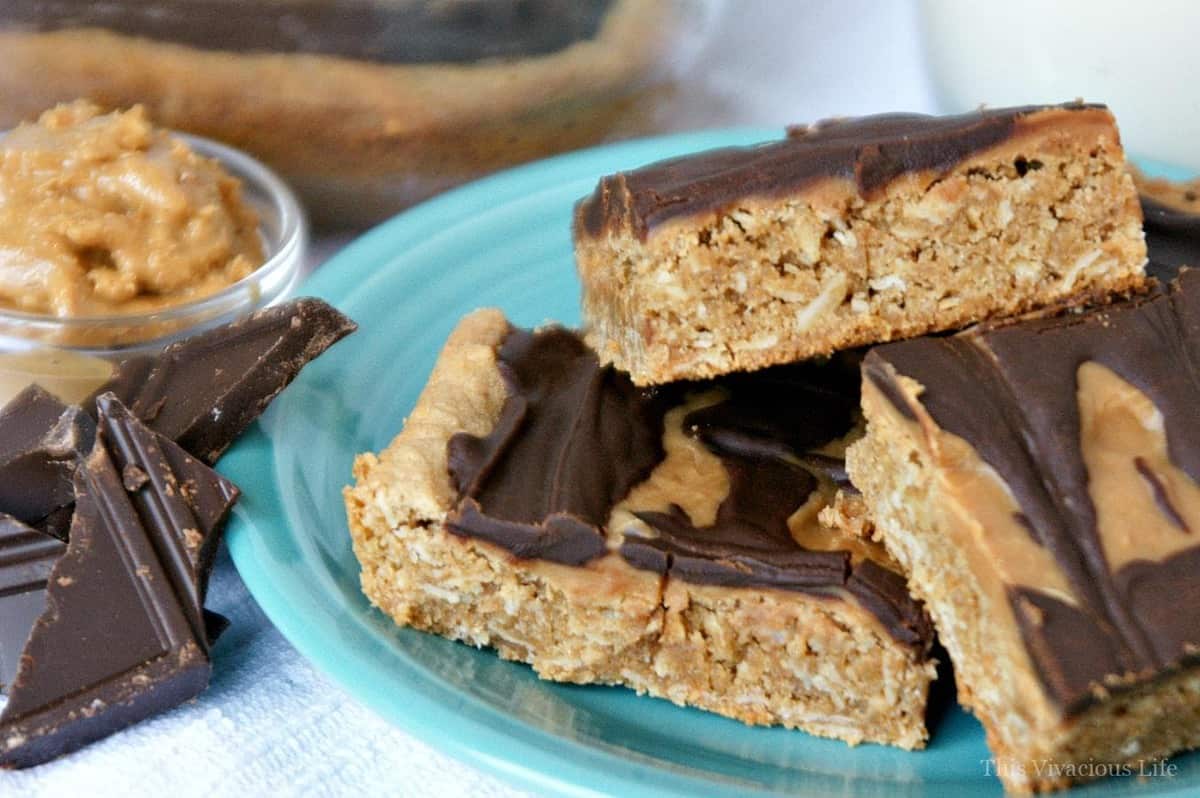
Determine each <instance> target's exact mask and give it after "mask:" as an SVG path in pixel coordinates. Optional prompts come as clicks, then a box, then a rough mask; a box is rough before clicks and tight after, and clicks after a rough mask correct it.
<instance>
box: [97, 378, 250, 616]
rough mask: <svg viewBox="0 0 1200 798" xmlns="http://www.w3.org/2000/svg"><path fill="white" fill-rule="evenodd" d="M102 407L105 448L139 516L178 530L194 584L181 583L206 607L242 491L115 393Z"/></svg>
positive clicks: (168, 552)
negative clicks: (135, 413) (219, 549)
mask: <svg viewBox="0 0 1200 798" xmlns="http://www.w3.org/2000/svg"><path fill="white" fill-rule="evenodd" d="M96 408H97V410H98V411H99V415H100V431H101V433H102V434H103V436H104V441H105V445H106V446H107V447H108V449H109V452H110V454H111V456H112V460H113V464H114V465H115V466H116V467H117V469H118V473H120V474H121V477H122V485H123V487H124V488H125V491H126V492H127V493H128V494H129V495H130V496H131V498H132V499H133V503H134V505H135V506H136V508H137V511H138V515H139V516H141V517H142V518H151V519H154V522H155V523H156V524H158V525H159V526H160V527H169V528H171V529H174V530H176V531H177V532H178V537H179V538H180V539H181V540H182V541H183V546H184V550H185V551H186V553H187V559H188V568H190V580H189V579H183V580H180V581H181V584H182V585H183V589H189V585H191V586H194V594H193V595H192V598H193V600H194V602H195V604H196V606H197V607H202V606H203V605H204V596H205V594H206V592H207V590H208V577H209V574H210V573H211V572H212V564H213V559H214V558H215V557H216V554H217V546H218V544H219V543H220V542H221V535H220V532H221V531H222V529H223V527H224V525H225V520H226V519H227V518H228V517H229V511H230V510H231V509H233V505H234V503H235V502H236V501H237V499H238V495H239V493H240V492H239V491H238V488H237V486H236V485H234V484H233V483H232V482H230V481H229V480H227V479H225V478H224V477H223V476H221V475H220V474H218V473H217V472H216V471H213V470H212V469H211V468H209V467H208V466H206V465H204V464H203V463H201V462H200V461H199V460H197V459H196V458H194V457H192V456H191V455H190V454H188V453H187V452H185V451H184V450H183V448H182V447H180V446H179V445H178V444H176V443H175V442H173V441H171V440H170V439H169V438H167V437H166V436H164V435H160V434H158V433H156V432H153V431H151V430H150V429H148V428H147V427H146V426H145V425H144V424H142V423H141V422H140V421H138V420H137V419H136V418H134V416H133V414H132V413H131V412H129V409H128V408H126V407H125V406H124V405H123V404H121V402H120V400H119V399H117V398H116V396H114V395H113V394H104V395H103V396H101V397H99V398H98V399H97V400H96ZM133 475H137V476H136V478H134V476H133ZM159 542H161V539H156V543H159ZM168 542H169V545H168V547H167V548H166V549H165V550H160V552H159V553H160V555H161V556H162V557H164V558H168V557H174V556H175V554H176V547H175V546H174V543H173V542H170V540H169V541H168Z"/></svg>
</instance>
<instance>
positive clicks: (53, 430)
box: [0, 385, 95, 531]
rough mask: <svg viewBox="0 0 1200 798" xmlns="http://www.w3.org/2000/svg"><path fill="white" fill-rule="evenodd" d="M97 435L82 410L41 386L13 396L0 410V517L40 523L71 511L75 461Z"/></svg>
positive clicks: (32, 523) (34, 523)
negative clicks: (60, 511)
mask: <svg viewBox="0 0 1200 798" xmlns="http://www.w3.org/2000/svg"><path fill="white" fill-rule="evenodd" d="M94 434H95V425H94V424H93V423H92V421H91V419H89V418H88V417H87V415H85V414H84V413H83V412H82V411H80V409H79V408H78V407H74V406H70V407H69V406H67V405H65V404H63V403H62V402H60V401H59V400H58V399H57V398H55V397H54V396H53V395H52V394H50V393H48V392H47V391H44V390H42V389H41V388H39V387H38V386H36V385H32V386H30V387H28V388H26V389H25V390H24V391H22V392H21V393H20V394H18V395H17V396H16V397H15V398H13V399H12V400H11V401H10V402H9V403H8V404H6V405H5V406H4V408H3V410H0V513H6V514H8V515H11V516H13V517H14V518H16V519H18V520H20V521H22V522H24V523H26V524H31V525H37V524H39V523H41V522H42V521H43V520H44V519H46V518H47V516H50V515H52V514H53V513H55V512H56V511H58V510H61V509H62V508H64V507H69V506H70V505H71V502H72V501H74V488H73V487H72V478H73V475H74V473H75V466H76V463H77V462H78V461H79V459H80V457H81V455H82V454H83V453H86V452H87V451H88V449H89V448H91V445H92V436H93V435H94ZM57 529H58V527H57V526H54V525H52V526H51V527H50V529H49V531H56V530H57Z"/></svg>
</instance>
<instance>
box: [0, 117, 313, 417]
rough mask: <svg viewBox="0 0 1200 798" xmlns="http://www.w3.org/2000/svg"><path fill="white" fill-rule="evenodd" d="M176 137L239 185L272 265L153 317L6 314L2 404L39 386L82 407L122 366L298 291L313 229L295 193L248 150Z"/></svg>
mask: <svg viewBox="0 0 1200 798" xmlns="http://www.w3.org/2000/svg"><path fill="white" fill-rule="evenodd" d="M173 135H177V136H179V137H180V138H182V139H183V140H184V141H186V142H187V143H188V145H189V146H190V147H191V148H192V149H193V150H195V151H196V152H197V153H199V154H200V155H203V156H205V157H208V158H215V159H216V160H217V161H219V162H220V163H221V165H222V166H223V167H224V168H225V169H226V170H227V171H228V172H229V173H230V174H231V175H233V176H234V177H236V178H238V179H239V180H240V181H241V183H242V198H243V200H244V201H245V202H247V203H248V204H249V205H250V206H251V207H253V208H254V210H255V211H256V212H257V213H258V216H259V233H260V235H261V236H262V240H263V248H264V250H265V252H266V255H267V260H266V261H265V262H264V263H263V265H262V266H260V267H259V268H258V269H256V270H255V271H254V272H253V273H251V274H249V275H247V276H246V277H245V278H243V279H242V280H239V281H238V282H236V283H234V284H233V285H231V286H229V287H228V288H225V289H223V290H221V291H220V292H218V293H216V294H213V295H211V296H207V297H204V298H203V299H198V300H195V301H192V302H188V303H185V304H182V305H176V306H174V307H171V308H165V309H163V310H157V311H154V312H150V313H140V314H131V315H120V316H88V317H78V318H57V317H53V316H44V315H39V314H33V313H22V312H19V311H14V310H8V309H3V308H0V404H2V403H4V402H7V401H8V399H10V398H11V397H12V396H15V395H16V394H17V393H19V392H20V391H21V390H23V389H24V388H25V387H27V386H28V385H30V384H31V383H35V382H36V383H38V384H39V385H41V386H42V387H43V388H45V389H47V390H49V391H51V392H53V393H55V394H57V395H58V396H59V397H60V398H61V399H63V400H64V401H70V402H74V401H78V400H80V399H82V398H83V397H85V396H87V395H88V394H89V393H90V392H91V391H92V390H93V389H95V388H96V387H97V386H99V385H100V384H101V383H103V382H104V380H106V379H107V378H108V376H109V374H110V373H111V371H112V368H113V365H115V364H116V363H118V362H120V361H121V360H124V359H125V358H128V357H133V356H135V355H141V354H150V353H154V352H158V351H159V350H161V349H162V348H163V347H164V346H166V345H167V344H169V343H171V342H173V341H177V340H179V339H181V338H186V337H188V336H191V335H194V334H196V333H197V332H200V331H202V330H206V329H210V328H212V327H216V326H218V325H221V324H225V323H227V322H230V321H233V320H234V319H237V318H239V317H241V316H245V315H247V314H249V313H251V312H253V311H255V310H258V309H259V308H263V307H266V306H268V305H273V304H276V303H278V302H281V301H283V300H284V299H286V298H288V296H290V295H291V293H292V292H293V291H294V290H295V288H296V286H297V284H298V283H299V282H300V279H301V278H302V277H303V276H304V275H303V272H304V263H305V254H306V251H307V248H308V224H307V222H306V220H305V218H304V212H303V210H302V209H301V207H300V203H299V202H298V200H297V199H296V196H295V194H293V193H292V190H291V189H290V188H289V187H288V185H287V184H286V183H285V182H284V181H283V180H281V179H280V178H279V177H278V176H277V175H276V174H275V173H274V172H272V171H271V170H270V169H268V168H267V167H266V166H264V165H263V164H261V163H260V162H258V161H257V160H255V159H254V158H252V157H250V156H249V155H246V154H245V153H243V152H240V151H238V150H236V149H233V148H232V147H227V146H225V145H223V144H218V143H217V142H215V141H211V140H209V139H205V138H201V137H199V136H191V135H186V134H182V133H175V134H173Z"/></svg>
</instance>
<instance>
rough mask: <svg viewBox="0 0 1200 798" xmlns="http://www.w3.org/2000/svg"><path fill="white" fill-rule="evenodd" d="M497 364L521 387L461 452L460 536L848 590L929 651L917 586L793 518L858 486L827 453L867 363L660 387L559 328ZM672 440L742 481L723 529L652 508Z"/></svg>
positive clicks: (718, 515) (503, 350) (728, 494)
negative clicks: (610, 363) (648, 498)
mask: <svg viewBox="0 0 1200 798" xmlns="http://www.w3.org/2000/svg"><path fill="white" fill-rule="evenodd" d="M497 363H498V367H499V370H500V374H501V375H502V377H503V378H504V380H505V383H506V385H507V388H508V398H507V399H506V400H505V403H504V406H503V408H502V410H501V413H500V418H499V420H498V421H497V423H496V424H495V426H494V428H493V429H492V431H491V432H490V433H489V434H488V435H486V436H475V435H470V434H466V433H459V434H457V435H455V436H453V437H452V438H451V439H450V441H449V444H448V446H447V462H448V468H449V470H450V475H451V481H452V483H453V484H454V485H455V486H456V489H457V490H458V492H459V499H458V504H457V507H456V508H455V510H454V511H453V512H452V513H451V514H450V516H449V517H448V519H447V522H446V525H447V528H448V529H450V530H451V531H452V532H454V533H456V534H459V535H463V536H467V537H474V538H478V539H481V540H486V541H488V542H489V543H492V544H494V545H497V546H500V547H502V548H505V549H507V550H508V551H510V552H512V554H513V555H514V556H517V557H521V558H533V559H544V560H548V561H551V562H556V563H560V564H564V565H571V566H582V565H584V564H586V563H588V562H590V561H592V560H595V559H597V558H600V557H603V556H605V555H606V554H608V553H609V551H610V548H611V547H613V546H615V547H616V548H617V549H618V550H619V552H620V555H621V556H622V557H623V558H624V559H625V560H626V561H627V562H629V564H631V565H632V566H633V567H635V568H638V569H642V570H649V571H657V572H659V573H662V574H664V575H666V574H668V573H669V574H670V575H671V576H672V577H675V578H678V579H682V580H685V581H688V582H691V583H695V584H712V585H722V586H739V587H766V588H776V589H783V590H797V591H802V592H807V593H812V594H817V595H823V594H829V595H834V594H838V595H840V594H841V592H842V591H849V592H850V593H851V594H853V595H854V596H856V597H857V598H859V599H860V600H861V601H862V603H863V604H864V606H866V607H867V608H868V609H869V610H871V611H873V612H876V613H877V616H878V617H879V619H880V621H882V622H884V623H885V624H887V626H888V629H889V631H891V633H892V634H893V635H894V636H895V637H896V638H897V639H898V640H901V641H903V642H905V643H909V644H912V645H918V646H920V645H925V644H927V642H928V639H929V629H928V625H927V621H926V619H925V615H924V612H923V610H922V609H921V608H920V606H919V605H918V604H916V603H915V602H913V601H912V600H911V599H910V598H909V597H908V594H907V592H906V591H905V589H904V581H903V579H902V577H900V576H899V575H898V574H897V573H895V572H894V571H892V570H889V569H887V568H885V567H880V565H879V564H878V563H876V562H874V561H872V560H871V558H869V557H862V556H855V554H854V553H852V552H851V551H850V550H849V549H848V548H842V549H838V548H837V547H836V545H832V546H829V547H828V548H821V549H817V548H811V547H809V546H806V545H804V543H802V542H799V541H798V540H797V537H798V536H802V535H803V533H802V532H797V530H795V529H793V528H792V525H791V524H790V523H789V519H791V518H792V516H794V515H796V513H797V511H798V510H799V509H800V508H802V507H803V506H805V505H806V504H807V503H809V502H810V500H811V499H813V498H814V497H815V496H819V495H821V493H822V491H824V493H825V495H826V496H828V497H832V494H833V493H834V491H835V490H836V480H837V479H839V478H843V479H844V477H843V476H842V475H841V473H840V472H841V467H840V458H839V457H837V456H834V455H830V454H821V450H822V449H823V448H825V447H827V446H829V445H830V444H831V443H836V442H838V441H839V440H840V439H842V438H844V437H845V436H847V435H848V434H850V433H851V432H852V430H853V428H854V422H855V419H856V415H857V407H858V381H857V370H856V368H847V367H846V365H845V363H841V362H839V363H836V364H830V365H824V366H820V365H817V366H814V365H806V364H799V365H794V366H788V367H780V368H776V369H770V370H767V371H765V372H761V373H757V374H753V375H739V376H737V377H734V378H730V379H726V380H723V381H720V380H719V381H715V382H712V383H694V384H680V385H673V386H667V387H660V388H657V389H654V390H650V391H645V390H639V389H637V388H635V387H634V386H633V384H632V383H631V382H630V381H629V378H628V377H627V376H625V375H623V374H621V373H620V372H618V371H616V370H615V369H613V368H611V367H602V366H600V364H599V362H598V361H597V359H596V356H595V354H594V353H592V352H591V351H590V350H589V349H587V347H586V346H584V344H583V342H582V341H581V340H580V338H579V336H578V335H576V334H575V333H572V332H570V331H567V330H565V329H562V328H559V327H550V328H545V329H542V330H538V331H536V332H528V331H525V330H518V329H512V330H510V331H509V333H508V335H507V336H506V338H505V340H504V342H503V344H502V345H501V346H500V348H499V350H498V353H497ZM672 411H674V412H672ZM671 436H681V437H682V436H688V437H690V438H692V439H694V440H695V444H694V445H700V446H703V447H704V448H705V449H706V450H707V451H708V452H709V453H710V456H712V457H714V458H716V459H717V462H718V463H719V465H718V466H717V468H720V469H723V471H724V472H725V473H726V474H727V487H726V491H725V495H724V497H723V498H720V500H719V504H718V506H717V508H716V511H715V516H714V517H713V518H712V519H711V522H709V523H695V522H694V521H693V519H692V517H691V516H690V515H689V513H688V512H687V510H685V509H684V507H683V506H681V504H679V503H673V502H668V504H667V505H666V506H663V507H661V508H660V509H659V508H656V509H650V507H648V506H641V503H640V502H639V500H638V499H637V496H638V493H637V491H638V489H639V487H640V486H642V485H645V484H649V482H650V481H651V480H650V478H651V476H652V472H653V471H654V470H655V469H656V468H658V467H659V466H661V465H662V464H663V462H664V460H665V458H666V451H665V443H664V442H665V441H667V440H670V439H671ZM680 501H681V502H683V501H684V500H683V499H680ZM685 503H686V502H685ZM617 519H621V520H619V521H618V520H617ZM810 542H811V541H810ZM825 542H826V543H828V542H829V541H825ZM842 542H843V544H844V545H846V546H849V545H850V543H851V541H849V540H848V539H845V538H843V541H842ZM866 548H868V547H866V546H862V547H858V551H859V552H861V551H862V550H865V549H866Z"/></svg>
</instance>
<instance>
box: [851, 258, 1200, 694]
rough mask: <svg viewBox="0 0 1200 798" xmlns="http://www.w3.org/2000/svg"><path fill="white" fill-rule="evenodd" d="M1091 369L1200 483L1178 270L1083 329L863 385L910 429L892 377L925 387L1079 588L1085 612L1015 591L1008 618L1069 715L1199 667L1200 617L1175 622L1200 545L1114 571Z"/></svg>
mask: <svg viewBox="0 0 1200 798" xmlns="http://www.w3.org/2000/svg"><path fill="white" fill-rule="evenodd" d="M1089 361H1091V362H1095V363H1098V364H1101V365H1103V366H1106V367H1107V368H1109V369H1111V370H1112V371H1113V372H1114V373H1116V374H1117V375H1118V376H1119V377H1120V378H1122V379H1123V380H1125V381H1126V382H1128V383H1130V384H1132V385H1133V386H1134V387H1135V388H1137V389H1138V390H1139V391H1141V392H1142V393H1144V394H1145V395H1146V396H1147V397H1148V398H1149V399H1150V401H1151V402H1153V404H1154V405H1155V407H1157V408H1158V410H1159V411H1160V412H1161V414H1162V417H1163V419H1164V423H1165V428H1166V429H1165V432H1166V438H1167V447H1168V452H1169V456H1170V458H1171V461H1172V462H1173V463H1174V464H1175V465H1176V466H1177V467H1178V468H1180V469H1182V470H1183V471H1184V472H1185V473H1187V474H1188V476H1189V477H1190V478H1191V479H1192V480H1196V481H1200V425H1198V424H1197V423H1196V422H1197V417H1198V416H1197V407H1200V271H1191V270H1184V271H1183V272H1182V273H1181V274H1180V277H1179V278H1178V279H1177V280H1176V282H1174V283H1172V284H1171V285H1170V286H1169V287H1168V288H1165V289H1162V290H1160V291H1158V292H1157V293H1156V294H1154V295H1152V296H1150V297H1143V298H1140V299H1137V300H1133V301H1130V302H1126V303H1123V304H1120V305H1115V306H1112V307H1109V308H1104V309H1100V310H1096V311H1092V312H1090V313H1087V314H1084V315H1065V316H1059V317H1055V318H1043V319H1037V320H1033V321H1026V322H1023V323H1019V324H1009V325H995V326H990V327H979V328H975V329H973V330H970V331H967V332H966V333H963V334H960V335H957V336H953V337H945V338H933V337H927V338H921V339H916V340H912V341H903V342H900V343H895V344H889V345H886V346H882V347H877V348H876V349H875V350H873V351H872V352H871V353H870V354H869V355H868V356H867V358H866V360H865V361H864V364H863V371H864V375H865V377H866V378H867V379H869V380H870V381H871V382H872V383H873V384H874V385H877V386H879V387H880V388H882V389H883V391H882V392H883V395H884V396H885V397H886V398H887V399H888V401H889V402H891V403H893V404H895V405H896V407H897V409H898V410H900V411H901V412H903V413H904V414H905V415H907V416H908V417H912V416H913V414H914V408H913V407H912V406H910V405H909V400H908V399H907V398H906V397H905V394H904V392H903V390H902V389H901V387H900V386H899V385H898V384H897V383H896V378H895V375H896V374H897V373H898V374H900V375H904V376H907V377H911V378H913V379H915V380H916V381H917V382H919V383H920V384H921V385H922V386H924V391H923V392H922V393H921V395H920V399H919V402H920V405H921V406H923V407H924V409H925V411H926V412H928V413H929V415H930V416H931V417H932V418H933V420H934V421H935V422H936V423H937V424H938V426H939V427H941V428H942V429H944V430H946V431H948V432H950V433H953V434H954V435H957V436H959V437H961V438H963V439H965V440H966V441H967V442H968V443H970V444H971V445H972V446H973V447H974V448H975V450H976V451H977V452H978V453H979V455H980V457H982V458H983V460H984V462H986V463H988V464H989V465H990V466H991V467H992V468H994V469H995V470H996V472H997V473H998V474H999V476H1000V478H1001V479H1003V480H1004V482H1005V483H1006V484H1007V485H1008V487H1009V488H1010V489H1011V491H1012V493H1013V495H1014V497H1015V498H1016V500H1017V502H1018V503H1019V504H1020V507H1021V510H1022V514H1021V519H1020V520H1021V521H1022V522H1023V523H1024V525H1025V526H1026V528H1027V529H1028V530H1029V533H1030V535H1031V536H1032V537H1033V538H1034V540H1035V541H1036V542H1037V543H1038V544H1039V545H1041V546H1044V547H1045V548H1046V549H1048V550H1049V551H1050V553H1051V554H1052V555H1053V557H1054V559H1055V561H1056V562H1057V563H1058V565H1059V567H1060V569H1061V570H1062V572H1063V574H1064V575H1065V576H1066V578H1067V580H1068V582H1069V584H1070V585H1071V586H1072V589H1073V592H1074V594H1075V596H1076V598H1077V599H1078V601H1079V606H1078V607H1071V606H1069V605H1067V604H1065V603H1063V602H1062V601H1059V600H1057V599H1055V598H1053V597H1051V596H1049V595H1047V594H1045V593H1042V592H1041V591H1039V589H1038V586H1037V585H1013V586H1011V587H1010V596H1011V598H1012V600H1013V601H1014V605H1017V604H1021V603H1025V604H1027V605H1030V606H1033V607H1035V608H1036V609H1037V610H1038V611H1039V612H1036V613H1034V616H1035V617H1037V618H1038V619H1039V620H1040V623H1038V624H1033V623H1031V622H1029V620H1028V617H1027V616H1028V615H1029V614H1028V613H1025V612H1020V611H1018V612H1016V616H1017V618H1018V619H1019V620H1020V621H1021V622H1022V624H1023V628H1022V633H1023V635H1024V637H1025V641H1026V644H1027V646H1028V648H1029V650H1030V652H1031V654H1032V656H1033V658H1034V661H1035V663H1036V664H1037V666H1038V669H1039V672H1040V674H1041V677H1042V679H1043V681H1044V683H1045V685H1046V688H1047V690H1048V692H1049V693H1050V694H1051V695H1052V696H1054V697H1055V698H1056V699H1057V700H1058V701H1059V703H1060V704H1062V705H1063V706H1064V708H1065V709H1066V710H1067V711H1068V712H1070V711H1077V710H1080V709H1082V708H1084V707H1085V706H1087V704H1088V703H1090V701H1091V700H1092V693H1091V688H1092V686H1093V685H1095V684H1104V683H1106V681H1107V682H1111V681H1112V677H1114V676H1118V677H1123V676H1127V675H1130V674H1146V673H1156V672H1161V671H1163V670H1166V669H1169V668H1171V667H1174V666H1176V665H1178V664H1179V663H1180V662H1181V661H1183V660H1185V659H1189V658H1193V657H1194V656H1195V654H1194V650H1195V647H1196V646H1197V645H1200V622H1198V619H1200V615H1197V613H1195V612H1191V611H1188V610H1184V611H1180V608H1181V607H1191V606H1194V605H1188V604H1184V603H1182V601H1183V600H1184V597H1185V596H1188V595H1192V594H1193V593H1194V592H1195V588H1194V584H1195V581H1196V580H1195V579H1194V574H1195V573H1196V571H1195V569H1196V568H1198V567H1200V540H1198V541H1197V546H1196V547H1193V548H1189V549H1186V550H1184V551H1182V552H1181V553H1179V554H1176V555H1173V556H1171V557H1170V558H1169V559H1168V560H1167V561H1166V562H1163V563H1150V562H1141V561H1139V562H1136V563H1131V564H1129V565H1126V566H1123V567H1121V568H1120V569H1118V570H1117V571H1116V572H1115V573H1114V572H1113V571H1112V569H1111V568H1110V567H1109V565H1108V563H1107V562H1106V559H1105V554H1104V548H1103V545H1102V541H1101V539H1100V536H1099V530H1098V526H1097V517H1096V510H1095V507H1094V504H1093V502H1092V499H1091V497H1090V495H1089V493H1088V475H1087V470H1086V467H1085V465H1084V461H1083V454H1082V449H1081V443H1080V417H1079V408H1078V402H1077V397H1076V390H1075V388H1074V386H1075V385H1076V373H1077V371H1078V369H1079V367H1080V365H1082V364H1083V363H1085V362H1089ZM1026 397H1036V401H1026ZM1135 466H1136V463H1135ZM1160 507H1161V504H1160ZM1171 517H1172V514H1170V513H1168V514H1167V518H1168V519H1171ZM1174 520H1176V521H1179V520H1181V519H1179V517H1178V514H1177V513H1176V514H1174ZM1180 534H1188V533H1187V532H1185V531H1182V530H1181V532H1180ZM1159 596H1161V597H1162V598H1163V600H1164V602H1165V603H1164V604H1158V603H1157V600H1158V599H1157V598H1156V597H1159Z"/></svg>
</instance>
